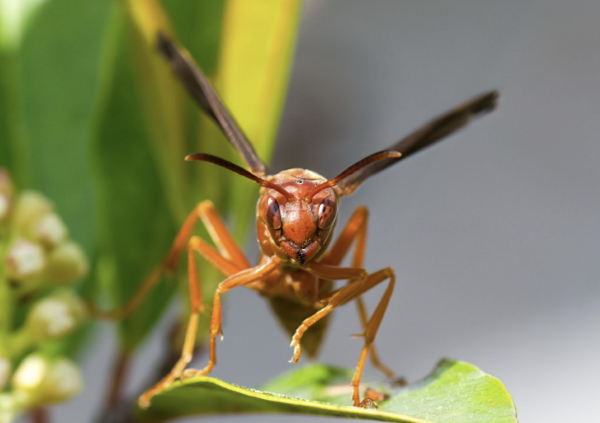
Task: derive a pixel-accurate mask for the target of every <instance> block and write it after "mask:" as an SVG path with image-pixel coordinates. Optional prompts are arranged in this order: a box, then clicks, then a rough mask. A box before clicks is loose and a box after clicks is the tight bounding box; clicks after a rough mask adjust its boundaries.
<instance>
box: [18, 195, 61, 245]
mask: <svg viewBox="0 0 600 423" xmlns="http://www.w3.org/2000/svg"><path fill="white" fill-rule="evenodd" d="M51 211H52V203H50V201H48V200H47V199H46V197H44V196H43V195H42V194H39V193H37V192H35V191H24V192H23V193H22V194H21V195H20V196H19V198H18V199H17V202H16V204H15V210H14V215H13V217H14V221H13V222H14V225H15V226H16V228H17V229H18V230H19V231H20V232H21V233H22V234H27V235H29V232H30V231H31V226H32V225H33V224H34V223H35V222H36V221H37V220H38V219H39V218H41V217H42V216H43V215H45V214H47V213H50V212H51Z"/></svg>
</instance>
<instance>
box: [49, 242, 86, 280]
mask: <svg viewBox="0 0 600 423" xmlns="http://www.w3.org/2000/svg"><path fill="white" fill-rule="evenodd" d="M87 272H88V262H87V259H86V258H85V255H84V253H83V251H82V250H81V247H79V245H78V244H77V243H75V242H73V241H66V242H63V243H61V244H59V245H58V246H56V248H54V249H52V250H51V251H50V252H49V253H48V257H47V264H46V268H45V269H44V275H43V277H44V279H45V280H46V281H47V282H48V283H50V284H52V285H55V286H62V285H68V284H71V283H73V282H75V281H76V280H78V279H80V278H82V277H83V276H85V275H86V274H87Z"/></svg>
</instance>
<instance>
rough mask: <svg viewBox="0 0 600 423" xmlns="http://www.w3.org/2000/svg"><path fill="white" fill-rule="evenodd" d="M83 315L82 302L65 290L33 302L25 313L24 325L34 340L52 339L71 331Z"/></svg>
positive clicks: (82, 318) (83, 307) (79, 322)
mask: <svg viewBox="0 0 600 423" xmlns="http://www.w3.org/2000/svg"><path fill="white" fill-rule="evenodd" d="M85 317H86V311H85V306H84V304H83V302H82V301H81V300H80V299H79V298H78V297H77V296H76V295H75V294H74V293H72V292H71V291H66V290H65V291H60V292H58V293H55V294H53V295H52V296H50V297H46V298H44V299H42V300H39V301H38V302H37V303H35V304H34V306H33V307H32V308H31V310H30V311H29V314H28V315H27V321H26V323H25V327H26V330H27V332H28V335H29V338H30V339H32V340H33V341H34V342H45V341H52V340H55V339H60V338H63V337H65V336H67V335H68V334H69V333H71V332H73V330H75V329H76V328H77V327H78V326H79V325H80V324H81V322H82V321H83V320H84V319H85Z"/></svg>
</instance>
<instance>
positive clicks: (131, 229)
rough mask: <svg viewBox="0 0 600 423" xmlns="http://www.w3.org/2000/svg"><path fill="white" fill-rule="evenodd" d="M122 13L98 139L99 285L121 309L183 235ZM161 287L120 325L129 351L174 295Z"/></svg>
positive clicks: (105, 77) (107, 65) (107, 61)
mask: <svg viewBox="0 0 600 423" xmlns="http://www.w3.org/2000/svg"><path fill="white" fill-rule="evenodd" d="M126 23H127V22H126V17H125V16H124V11H123V9H122V8H120V7H118V6H116V7H115V8H114V10H113V13H112V17H111V20H110V24H109V27H108V33H107V36H106V44H105V46H104V54H103V61H102V62H103V72H102V79H101V91H100V92H101V97H100V99H99V101H98V103H97V108H96V116H95V123H94V130H93V135H92V144H91V145H92V152H93V154H92V156H93V164H94V169H95V171H96V176H97V185H98V188H99V189H98V191H99V206H100V207H99V214H100V246H99V256H100V257H99V260H98V265H97V272H96V276H97V280H98V281H99V283H100V284H101V285H102V286H103V287H105V288H107V291H108V292H109V294H110V297H111V299H112V300H113V302H114V304H115V305H116V306H119V305H123V304H125V303H126V302H127V301H128V300H129V299H130V298H132V297H133V295H134V293H135V292H136V291H137V289H138V287H139V286H140V285H141V283H142V282H143V281H144V279H145V278H146V277H147V276H148V274H149V273H150V272H151V270H152V269H153V268H154V267H155V266H156V265H157V264H158V263H160V261H161V260H162V259H163V257H164V256H165V255H166V254H167V252H168V249H169V246H170V244H171V242H172V240H173V238H174V236H175V232H176V227H175V223H174V218H173V216H172V215H171V213H170V208H169V206H168V200H167V196H166V194H165V192H164V186H163V185H162V184H161V180H160V177H159V171H158V164H157V163H156V161H155V159H154V156H153V154H152V151H151V148H150V142H149V141H148V138H149V137H150V134H149V128H148V127H147V126H146V121H145V119H144V116H143V114H142V108H141V107H140V104H139V95H138V92H137V89H136V88H137V84H136V80H135V78H136V75H135V73H134V69H133V65H132V63H131V56H132V55H133V54H134V52H133V51H132V48H131V46H130V44H129V43H127V42H124V40H127V38H126V37H127V27H126ZM174 288H175V287H174V285H173V284H165V283H159V284H158V286H157V287H156V288H155V289H154V290H152V292H151V293H150V294H149V296H148V298H146V300H145V301H144V302H143V303H142V305H141V306H140V307H139V309H138V310H136V313H134V314H133V315H132V316H130V317H128V318H126V319H123V320H122V321H121V322H120V334H121V341H122V345H123V347H124V348H125V349H128V350H129V349H132V348H134V347H135V346H136V345H137V344H138V343H139V342H140V341H141V340H142V339H143V338H144V337H145V335H146V334H147V333H148V331H149V330H150V329H151V328H152V326H153V324H154V323H155V322H156V321H157V320H158V318H159V317H160V314H161V311H162V310H163V309H164V308H165V306H166V304H167V303H168V301H169V300H170V298H171V295H172V293H173V292H174V290H175V289H174Z"/></svg>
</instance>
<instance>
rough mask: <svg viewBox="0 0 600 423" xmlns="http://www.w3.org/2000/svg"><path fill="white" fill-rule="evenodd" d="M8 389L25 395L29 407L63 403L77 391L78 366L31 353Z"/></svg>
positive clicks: (80, 379)
mask: <svg viewBox="0 0 600 423" xmlns="http://www.w3.org/2000/svg"><path fill="white" fill-rule="evenodd" d="M12 386H13V388H14V390H15V391H22V392H24V393H26V394H27V396H28V398H29V399H28V402H29V404H30V405H31V406H33V405H41V404H51V403H56V402H62V401H66V400H68V399H70V398H72V397H73V396H75V395H77V394H78V393H80V392H81V390H82V389H83V381H82V378H81V372H80V370H79V367H77V365H76V364H75V363H73V362H72V361H71V360H69V359H66V358H58V359H55V360H50V359H48V358H47V357H44V356H43V355H41V354H31V355H29V356H28V357H26V358H25V360H23V361H22V362H21V365H20V366H19V368H18V369H17V371H16V372H15V374H14V376H13V380H12Z"/></svg>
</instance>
